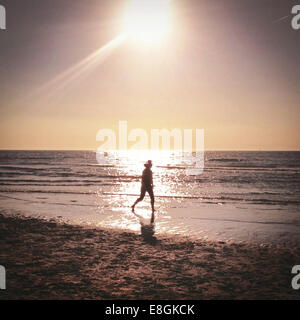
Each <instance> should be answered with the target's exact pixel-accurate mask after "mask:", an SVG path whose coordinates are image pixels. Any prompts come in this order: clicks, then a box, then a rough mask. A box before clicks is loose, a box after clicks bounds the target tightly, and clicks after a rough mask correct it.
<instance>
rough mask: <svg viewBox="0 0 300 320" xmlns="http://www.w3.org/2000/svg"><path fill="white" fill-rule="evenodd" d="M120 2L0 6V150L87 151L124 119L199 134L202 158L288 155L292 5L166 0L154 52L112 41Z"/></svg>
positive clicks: (293, 107)
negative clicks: (165, 19) (0, 21)
mask: <svg viewBox="0 0 300 320" xmlns="http://www.w3.org/2000/svg"><path fill="white" fill-rule="evenodd" d="M128 2H129V0H114V1H111V0H51V1H50V0H43V1H40V0H22V1H19V0H0V4H1V5H3V6H5V8H6V14H7V30H0V149H30V150H33V149H55V150H79V149H90V150H94V149H96V148H97V147H98V146H99V142H97V141H96V134H97V132H98V130H100V129H103V128H112V129H116V127H117V125H118V122H119V121H120V120H127V122H128V127H129V130H130V129H134V128H142V129H144V130H147V131H149V130H151V129H162V128H166V129H169V130H171V129H173V128H179V129H181V130H183V129H204V131H205V149H206V150H300V129H299V119H300V103H299V102H300V67H299V54H300V30H294V29H293V28H292V27H291V20H292V15H291V10H292V7H293V5H295V4H296V3H297V1H289V0H280V1H279V0H278V1H277V0H251V1H250V0H249V1H246V0H245V1H241V0H224V1H220V0H172V1H171V2H170V3H169V10H170V28H169V32H168V33H167V34H166V35H164V37H163V38H162V39H160V40H159V41H157V42H155V43H144V42H143V41H139V40H137V39H135V38H132V37H128V38H125V39H121V40H120V41H119V40H118V39H119V38H118V37H119V36H120V35H122V34H123V32H124V28H123V20H124V18H123V17H124V15H125V13H126V10H127V9H128ZM114 39H117V40H114ZM111 41H113V42H111ZM103 47H104V49H103ZM100 48H102V51H101V50H100V51H97V50H99V49H100ZM95 51H96V52H98V53H99V54H98V55H97V54H96V56H97V58H95V59H93V60H92V58H91V59H90V60H89V61H90V62H93V63H91V64H88V63H86V64H84V63H85V62H86V61H87V60H85V59H86V57H89V56H90V55H91V54H92V53H94V52H95ZM82 61H83V62H82ZM80 62H82V64H80V65H79V67H78V68H73V69H71V71H73V72H70V71H69V73H65V72H66V71H67V70H70V68H72V67H73V66H76V65H77V66H78V63H80ZM83 66H85V69H84V68H83Z"/></svg>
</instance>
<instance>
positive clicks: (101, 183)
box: [0, 151, 300, 243]
mask: <svg viewBox="0 0 300 320" xmlns="http://www.w3.org/2000/svg"><path fill="white" fill-rule="evenodd" d="M106 156H107V163H105V164H102V165H99V164H98V163H97V158H96V153H95V152H92V151H0V199H1V201H0V210H1V213H3V214H7V215H12V214H13V215H19V214H20V215H25V216H33V217H38V218H46V219H55V220H56V221H63V222H66V223H72V224H82V225H85V226H92V227H105V228H116V229H123V230H124V229H126V230H131V231H134V232H139V229H140V226H141V224H147V221H148V219H149V217H150V214H151V207H150V199H149V196H148V195H147V196H146V197H145V199H144V201H143V202H141V203H139V204H138V205H137V207H136V212H137V213H138V214H139V215H140V216H141V217H143V219H142V220H141V219H140V220H139V219H138V218H137V217H136V216H135V215H133V214H132V212H131V208H130V207H131V205H132V204H133V202H134V201H135V199H136V198H137V197H138V195H139V192H140V177H141V173H142V170H143V163H144V162H146V161H147V160H148V159H151V160H152V161H153V168H152V171H153V179H154V193H155V199H156V203H155V206H156V225H155V228H156V233H157V234H162V233H164V234H168V233H170V234H178V235H181V236H191V237H196V238H208V239H211V238H212V239H218V240H238V241H245V240H247V241H249V240H251V241H260V242H268V241H271V242H274V241H275V242H293V241H294V242H297V243H299V241H300V236H299V234H300V232H299V231H300V210H299V209H300V199H299V191H300V152H265V151H258V152H256V151H207V152H205V154H204V170H203V172H202V173H201V174H198V175H195V176H189V175H187V174H186V170H185V168H186V167H185V162H184V161H183V159H182V158H181V157H180V156H179V155H176V154H174V153H171V152H169V153H168V152H163V151H161V152H159V151H153V152H148V153H146V152H141V151H140V152H138V151H127V152H123V153H122V152H119V153H118V154H117V155H116V154H114V157H112V156H110V154H109V153H108V154H107V155H106Z"/></svg>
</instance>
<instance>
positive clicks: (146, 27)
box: [124, 0, 170, 43]
mask: <svg viewBox="0 0 300 320" xmlns="http://www.w3.org/2000/svg"><path fill="white" fill-rule="evenodd" d="M169 3H170V0H131V1H130V2H129V5H128V8H127V11H126V13H125V16H124V32H125V34H127V35H128V36H129V37H132V38H134V39H135V40H138V41H142V42H145V43H153V42H157V41H160V40H162V39H163V38H164V37H165V36H166V34H167V33H168V31H169V28H170V8H169Z"/></svg>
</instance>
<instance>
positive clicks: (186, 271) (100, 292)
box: [0, 214, 300, 299]
mask: <svg viewBox="0 0 300 320" xmlns="http://www.w3.org/2000/svg"><path fill="white" fill-rule="evenodd" d="M299 249H300V246H299V247H288V246H287V245H274V244H273V245H271V244H270V245H267V244H261V245H259V244H249V243H235V242H232V241H231V242H220V241H219V242H211V241H202V240H197V241H195V240H192V239H189V238H183V237H174V236H172V237H168V236H161V235H160V236H158V237H157V240H156V241H154V240H153V239H151V234H150V235H149V234H148V238H146V239H145V238H143V237H142V236H141V235H138V234H135V233H130V232H124V231H114V230H104V229H92V228H84V227H80V226H74V225H68V224H64V223H59V222H57V221H46V220H39V219H33V218H24V217H23V218H22V217H20V216H18V217H4V216H3V215H1V214H0V265H4V266H5V267H6V272H7V290H0V299H300V291H299V290H298V291H296V290H293V289H292V287H291V279H292V276H293V275H292V274H291V269H292V267H293V266H294V265H296V264H300V250H299Z"/></svg>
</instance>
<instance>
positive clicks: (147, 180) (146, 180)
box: [131, 160, 155, 221]
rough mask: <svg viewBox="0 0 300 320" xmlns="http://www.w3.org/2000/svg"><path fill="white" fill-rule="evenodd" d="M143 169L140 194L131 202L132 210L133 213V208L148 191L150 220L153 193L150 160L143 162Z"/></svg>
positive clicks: (152, 218)
mask: <svg viewBox="0 0 300 320" xmlns="http://www.w3.org/2000/svg"><path fill="white" fill-rule="evenodd" d="M144 166H145V169H144V171H143V175H142V186H141V194H140V197H139V198H138V199H137V200H136V201H135V203H134V204H133V206H132V207H131V208H132V212H133V213H134V208H135V206H136V204H137V203H139V202H140V201H142V200H143V199H144V197H145V194H146V192H148V194H149V196H150V198H151V208H152V217H151V221H152V220H153V221H154V211H155V210H154V193H153V178H152V170H151V168H152V161H151V160H148V162H147V163H145V164H144Z"/></svg>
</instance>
